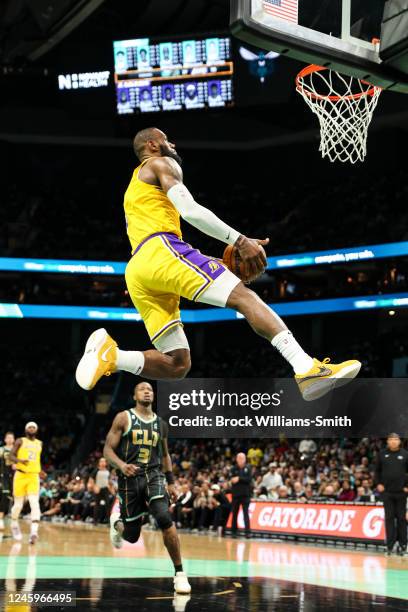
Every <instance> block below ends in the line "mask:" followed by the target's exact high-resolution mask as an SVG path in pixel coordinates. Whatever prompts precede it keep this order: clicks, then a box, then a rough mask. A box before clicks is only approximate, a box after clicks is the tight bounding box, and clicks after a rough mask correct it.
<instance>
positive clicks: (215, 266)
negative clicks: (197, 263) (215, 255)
mask: <svg viewBox="0 0 408 612" xmlns="http://www.w3.org/2000/svg"><path fill="white" fill-rule="evenodd" d="M208 265H209V267H210V270H211V272H216V271H217V270H218V269H219V267H220V264H217V263H216V262H215V261H210V262H209V264H208Z"/></svg>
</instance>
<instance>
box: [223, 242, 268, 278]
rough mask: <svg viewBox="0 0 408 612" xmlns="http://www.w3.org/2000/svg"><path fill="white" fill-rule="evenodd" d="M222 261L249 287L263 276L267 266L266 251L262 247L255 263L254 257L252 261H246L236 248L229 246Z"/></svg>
mask: <svg viewBox="0 0 408 612" xmlns="http://www.w3.org/2000/svg"><path fill="white" fill-rule="evenodd" d="M246 240H248V239H246ZM259 243H262V244H267V243H268V240H263V241H259ZM222 261H223V263H224V265H226V266H227V268H228V269H229V270H231V272H233V273H234V274H235V275H236V276H238V278H240V279H241V280H242V281H243V282H244V283H245V284H247V285H248V284H249V283H251V282H252V281H254V280H255V279H256V278H258V277H259V276H261V274H263V273H264V271H265V266H266V256H265V251H264V249H263V247H262V246H261V248H260V252H259V257H256V260H255V261H254V256H253V255H252V256H251V258H250V259H248V260H245V261H244V260H243V259H242V257H241V254H240V252H239V249H238V248H237V247H236V246H233V245H228V246H227V247H226V248H225V250H224V253H223V256H222Z"/></svg>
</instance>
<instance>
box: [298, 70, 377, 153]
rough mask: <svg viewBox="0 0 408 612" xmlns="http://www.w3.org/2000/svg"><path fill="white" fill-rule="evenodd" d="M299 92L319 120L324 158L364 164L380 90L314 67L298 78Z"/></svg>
mask: <svg viewBox="0 0 408 612" xmlns="http://www.w3.org/2000/svg"><path fill="white" fill-rule="evenodd" d="M296 90H297V91H298V92H299V93H300V94H301V95H302V97H303V99H304V100H305V102H306V104H307V105H308V106H309V107H310V108H311V109H312V111H313V112H314V113H315V114H316V115H317V116H318V118H319V123H320V148H319V150H320V151H321V153H322V157H326V156H327V157H328V158H329V159H330V161H332V162H333V161H336V160H338V161H341V162H347V161H349V162H351V163H352V164H355V163H356V162H357V161H363V160H364V158H365V156H366V153H367V130H368V126H369V125H370V122H371V119H372V116H373V112H374V109H375V107H376V106H377V102H378V98H379V96H380V93H381V91H382V89H381V87H377V86H376V85H371V84H370V83H367V82H366V81H362V80H361V79H358V78H356V77H352V76H346V75H343V74H340V73H338V72H336V71H334V70H330V69H328V68H324V67H322V66H316V65H314V64H311V65H310V66H306V68H304V69H303V70H301V71H300V72H299V74H298V75H297V77H296Z"/></svg>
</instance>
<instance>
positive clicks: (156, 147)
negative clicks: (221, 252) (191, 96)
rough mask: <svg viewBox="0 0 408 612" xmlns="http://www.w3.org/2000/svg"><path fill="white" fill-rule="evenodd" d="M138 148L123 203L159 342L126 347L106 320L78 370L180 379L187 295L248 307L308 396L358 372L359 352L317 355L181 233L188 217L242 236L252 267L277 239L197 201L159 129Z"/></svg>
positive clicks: (132, 273) (92, 380) (185, 358)
mask: <svg viewBox="0 0 408 612" xmlns="http://www.w3.org/2000/svg"><path fill="white" fill-rule="evenodd" d="M134 150H135V153H136V156H137V157H138V158H139V161H140V165H139V166H138V167H137V168H136V169H135V171H134V173H133V176H132V179H131V181H130V184H129V187H128V189H127V191H126V193H125V200H124V208H125V215H126V225H127V233H128V236H129V240H130V243H131V246H132V258H131V260H130V261H129V263H128V265H127V268H126V283H127V287H128V290H129V294H130V296H131V298H132V301H133V303H134V305H135V307H136V308H137V310H138V311H139V313H140V315H141V317H142V319H143V321H144V324H145V326H146V329H147V332H148V334H149V336H150V339H151V341H152V343H153V345H154V347H155V349H156V350H148V351H143V352H142V351H122V350H120V349H119V348H118V347H117V344H116V342H115V341H114V340H113V339H112V338H111V337H110V336H109V335H108V333H107V332H106V330H105V329H98V330H96V331H95V332H93V334H92V335H91V336H90V337H89V339H88V342H87V344H86V347H85V353H84V355H83V357H82V359H81V361H80V362H79V364H78V367H77V371H76V379H77V382H78V384H79V385H80V386H81V387H82V388H83V389H92V388H93V387H94V386H95V384H96V383H97V381H98V380H99V379H100V378H101V376H103V375H104V374H105V375H109V374H111V373H112V372H115V371H116V370H126V371H127V372H132V373H133V374H143V376H144V377H146V378H153V379H180V378H183V377H184V376H186V374H187V373H188V371H189V369H190V350H189V344H188V341H187V338H186V336H185V334H184V331H183V326H182V323H181V320H180V310H179V301H180V296H183V297H184V298H187V299H189V300H194V301H197V302H203V303H205V304H211V305H213V306H220V307H224V306H227V307H229V308H233V309H235V310H237V311H238V312H240V313H241V314H242V315H243V316H244V317H245V318H246V319H247V321H248V323H249V324H250V325H251V327H252V328H253V330H254V331H255V332H256V333H257V334H259V335H261V336H263V337H264V338H266V339H267V340H268V341H269V342H271V343H272V345H273V346H274V347H275V348H276V349H277V350H278V351H279V352H280V353H281V354H282V356H283V357H284V358H285V359H286V360H287V361H288V362H289V363H290V364H291V366H292V367H293V370H294V373H295V379H296V381H297V383H298V385H299V389H300V392H301V393H302V395H303V398H304V399H305V400H314V399H316V398H318V397H321V396H322V395H324V394H325V393H327V392H328V391H330V390H331V389H332V388H334V387H335V386H339V385H340V384H345V383H346V382H348V381H349V380H351V379H352V378H354V377H355V376H356V375H357V374H358V372H359V370H360V367H361V364H360V362H359V361H356V360H351V361H345V362H343V363H340V364H333V363H330V360H329V359H325V360H324V361H322V362H321V361H318V360H317V359H313V358H312V357H310V356H309V355H308V354H307V353H305V351H304V350H303V349H302V348H301V346H300V345H299V344H298V342H297V341H296V340H295V338H294V337H293V335H292V334H291V332H290V331H289V330H288V328H287V327H286V325H285V324H284V322H283V321H282V320H281V319H280V317H278V315H277V314H276V313H275V312H274V311H273V310H271V309H270V308H269V307H268V306H267V305H266V304H265V303H264V302H263V301H262V300H261V299H260V298H259V297H258V296H257V295H256V293H254V292H253V291H251V290H250V289H249V288H248V287H246V286H245V285H244V284H243V283H242V282H241V281H240V279H239V278H238V277H237V276H235V275H234V274H233V273H232V272H231V271H230V270H228V269H227V268H226V267H225V266H224V265H223V264H222V263H220V262H219V260H217V259H215V258H211V257H207V256H205V255H203V254H202V253H200V252H199V251H197V250H196V249H194V248H193V247H192V246H190V245H189V244H186V243H185V242H184V241H183V239H182V234H181V228H180V217H182V218H183V219H184V220H185V221H187V222H188V223H190V224H191V225H193V226H194V227H196V228H197V229H199V230H201V231H202V232H204V233H205V234H208V235H209V236H212V237H213V238H215V239H218V240H220V241H221V242H224V243H226V244H230V245H235V246H236V247H237V249H238V251H239V254H240V256H241V257H242V259H243V260H244V261H246V262H247V263H248V265H249V266H250V268H251V269H252V271H253V272H259V273H261V272H262V271H263V270H264V269H265V266H266V263H267V262H266V255H265V251H264V248H263V247H264V246H266V245H267V244H268V242H269V239H265V240H259V239H252V238H247V237H246V236H244V235H243V234H240V233H239V232H238V231H237V230H235V229H233V228H232V227H229V226H228V225H227V224H226V223H224V222H223V221H221V219H219V218H218V217H217V216H216V215H214V214H213V213H212V212H211V211H210V210H208V209H207V208H204V207H203V206H201V205H200V204H198V203H197V202H195V200H194V198H193V196H192V195H191V193H190V192H189V190H188V189H187V187H185V185H184V184H183V173H182V170H181V159H180V157H179V155H178V154H177V151H176V147H175V145H174V144H172V143H171V142H169V141H168V139H167V136H166V134H164V133H163V132H161V131H160V130H159V129H157V128H148V129H145V130H142V131H141V132H138V134H136V137H135V139H134Z"/></svg>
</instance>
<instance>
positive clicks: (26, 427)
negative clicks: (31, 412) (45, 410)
mask: <svg viewBox="0 0 408 612" xmlns="http://www.w3.org/2000/svg"><path fill="white" fill-rule="evenodd" d="M29 427H35V429H38V425H37V423H34V421H28V423H27V425H26V426H25V428H24V429H25V430H26V431H27V429H28V428H29Z"/></svg>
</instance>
